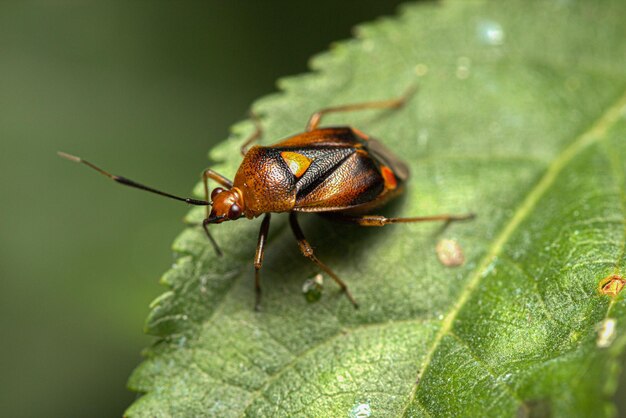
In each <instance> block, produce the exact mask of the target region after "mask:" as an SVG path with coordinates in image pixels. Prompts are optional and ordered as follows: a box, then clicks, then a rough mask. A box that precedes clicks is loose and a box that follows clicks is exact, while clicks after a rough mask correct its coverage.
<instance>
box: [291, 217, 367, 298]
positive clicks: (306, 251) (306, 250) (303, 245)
mask: <svg viewBox="0 0 626 418" xmlns="http://www.w3.org/2000/svg"><path fill="white" fill-rule="evenodd" d="M289 224H290V225H291V230H292V231H293V234H294V235H295V237H296V240H298V246H299V247H300V251H301V252H302V255H304V256H305V257H306V258H308V259H309V260H311V261H312V262H314V263H315V264H317V265H318V266H319V267H320V268H321V269H322V270H324V271H325V272H326V274H328V275H329V276H330V277H332V279H333V280H334V281H335V282H336V283H337V284H338V285H339V287H341V290H342V291H343V292H344V293H345V294H346V296H347V298H348V299H349V300H350V302H352V305H354V307H355V308H358V307H359V305H358V303H356V300H354V297H352V294H351V293H350V290H348V285H346V283H345V282H344V281H343V280H341V279H340V278H339V276H337V275H336V274H335V272H334V271H332V270H331V269H330V268H329V267H328V266H327V265H326V264H324V263H322V262H321V261H320V259H319V258H317V257H316V256H315V253H314V252H313V247H311V244H309V242H308V241H307V240H306V238H304V234H303V233H302V229H301V228H300V225H298V219H297V215H296V212H291V213H290V214H289Z"/></svg>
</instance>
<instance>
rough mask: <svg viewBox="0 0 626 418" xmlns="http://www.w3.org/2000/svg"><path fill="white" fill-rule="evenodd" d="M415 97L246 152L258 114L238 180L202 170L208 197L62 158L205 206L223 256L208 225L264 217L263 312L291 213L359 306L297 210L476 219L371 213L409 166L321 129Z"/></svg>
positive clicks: (311, 124) (399, 184)
mask: <svg viewBox="0 0 626 418" xmlns="http://www.w3.org/2000/svg"><path fill="white" fill-rule="evenodd" d="M412 94H413V89H412V90H411V91H409V92H408V93H407V94H405V95H404V96H402V97H400V98H397V99H392V100H384V101H377V102H367V103H358V104H351V105H345V106H337V107H329V108H325V109H322V110H320V111H318V112H315V113H314V114H313V115H312V116H311V117H310V118H309V121H308V123H307V126H306V130H305V132H303V133H300V134H297V135H295V136H292V137H290V138H287V139H284V140H282V141H280V142H278V143H276V144H274V145H271V146H258V145H256V146H253V147H251V148H249V149H248V147H249V146H250V145H251V144H252V143H253V142H254V141H255V140H256V139H258V138H259V137H260V136H261V132H262V131H261V126H260V124H259V122H258V119H257V120H256V130H255V132H254V133H253V134H252V135H251V136H250V138H248V140H247V141H246V142H245V144H244V145H243V146H242V147H241V153H242V155H243V161H242V163H241V165H240V167H239V169H238V170H237V173H236V174H235V180H234V181H231V180H229V179H228V178H226V177H224V176H223V175H221V174H219V173H217V172H215V171H213V170H211V169H210V168H209V169H206V170H205V171H204V172H203V173H202V180H203V183H204V195H205V198H204V200H198V199H192V198H183V197H179V196H175V195H172V194H169V193H165V192H162V191H160V190H157V189H154V188H151V187H148V186H144V185H143V184H140V183H137V182H135V181H133V180H129V179H127V178H124V177H121V176H116V175H113V174H111V173H109V172H107V171H105V170H102V169H101V168H99V167H97V166H96V165H94V164H92V163H90V162H88V161H86V160H83V159H82V158H79V157H75V156H73V155H69V154H65V153H61V152H60V153H59V155H60V156H61V157H64V158H67V159H69V160H71V161H75V162H78V163H82V164H85V165H87V166H88V167H91V168H92V169H94V170H96V171H98V172H99V173H100V174H103V175H105V176H107V177H109V178H110V179H112V180H115V181H116V182H118V183H121V184H123V185H126V186H130V187H135V188H138V189H142V190H146V191H149V192H152V193H156V194H159V195H161V196H166V197H169V198H171V199H176V200H180V201H183V202H186V203H189V204H192V205H200V206H206V218H205V219H204V221H203V222H202V227H203V228H204V230H205V232H206V235H207V237H208V239H209V240H210V241H211V243H212V244H213V246H214V247H215V250H216V252H217V253H218V254H219V255H221V254H222V253H221V250H220V248H219V246H218V245H217V243H216V242H215V240H214V239H213V237H212V236H211V234H210V232H209V228H208V226H209V225H210V224H220V223H222V222H225V221H234V220H236V219H239V218H240V217H242V216H245V217H246V218H248V219H252V218H256V217H258V216H261V215H263V220H262V222H261V230H260V232H259V239H258V243H257V247H256V254H255V256H254V270H255V276H254V283H255V290H256V303H255V308H256V309H257V310H258V309H259V307H260V303H261V280H260V270H261V265H262V264H263V254H264V252H265V243H266V241H267V236H268V232H269V227H270V218H271V214H272V213H274V212H277V213H280V212H288V213H289V224H290V226H291V229H292V231H293V234H294V235H295V238H296V240H297V241H298V245H299V247H300V251H301V252H302V254H303V255H304V256H305V257H307V258H309V259H310V260H311V261H313V262H314V263H315V264H317V265H318V266H319V268H321V269H322V270H324V271H325V272H326V273H327V274H328V275H329V276H330V277H331V278H332V279H333V280H334V281H335V282H336V283H337V284H338V285H339V286H340V287H341V290H342V291H343V292H344V293H345V294H346V296H347V297H348V299H349V300H350V302H352V304H353V305H354V307H358V305H357V303H356V300H355V299H354V297H353V296H352V294H351V293H350V291H349V290H348V286H347V285H346V284H345V282H344V281H343V280H341V279H340V278H339V277H338V276H337V275H336V274H335V273H334V272H333V271H332V270H331V269H330V268H329V267H328V266H327V265H326V264H324V263H323V262H322V261H320V260H319V259H318V258H317V256H316V255H315V253H314V251H313V248H312V247H311V245H310V244H309V242H308V241H307V240H306V238H305V237H304V234H303V232H302V229H301V228H300V226H299V225H298V220H297V214H298V213H299V212H314V213H317V214H320V215H324V216H325V217H327V218H330V219H334V220H338V221H344V222H351V223H355V224H357V225H361V226H384V225H388V224H394V223H409V222H426V221H444V222H451V221H458V220H465V219H470V218H472V217H473V215H472V214H468V215H461V216H455V215H447V214H445V215H433V216H423V217H410V218H386V217H384V216H380V215H372V214H371V211H372V210H374V209H376V208H379V207H380V206H382V205H384V204H385V203H386V202H388V201H389V200H390V199H392V198H394V197H396V196H398V195H399V194H400V193H402V191H403V190H404V184H405V182H406V181H407V180H408V178H409V170H408V168H407V166H406V165H405V164H404V163H403V162H402V161H400V160H399V159H398V158H396V157H395V156H394V155H393V154H392V153H391V152H390V151H389V150H387V148H385V147H384V146H383V145H382V144H381V143H380V142H378V141H377V140H375V139H372V138H370V137H369V136H367V135H366V134H364V133H363V132H361V131H359V130H358V129H355V128H352V127H350V126H342V127H329V128H319V125H320V123H321V121H322V118H323V116H324V115H326V114H328V113H335V112H350V111H355V110H365V109H397V108H400V107H401V106H403V105H404V104H405V103H406V101H407V100H408V99H409V98H410V97H411V95H412ZM209 179H211V180H214V181H215V182H217V183H218V184H219V185H220V186H221V187H216V188H215V189H213V190H212V191H211V193H210V194H209V185H208V181H209Z"/></svg>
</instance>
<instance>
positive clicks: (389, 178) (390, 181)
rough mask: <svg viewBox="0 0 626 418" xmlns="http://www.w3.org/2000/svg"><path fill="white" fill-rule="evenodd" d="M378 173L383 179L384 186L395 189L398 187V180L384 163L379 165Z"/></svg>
mask: <svg viewBox="0 0 626 418" xmlns="http://www.w3.org/2000/svg"><path fill="white" fill-rule="evenodd" d="M380 174H382V176H383V179H384V180H385V187H386V188H388V189H392V190H393V189H395V188H396V187H398V180H396V176H395V174H393V171H391V169H390V168H389V167H387V166H386V165H384V166H382V167H380Z"/></svg>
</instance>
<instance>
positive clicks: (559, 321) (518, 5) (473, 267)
mask: <svg viewBox="0 0 626 418" xmlns="http://www.w3.org/2000/svg"><path fill="white" fill-rule="evenodd" d="M624 22H626V3H625V2H623V1H621V0H615V1H609V0H605V1H593V2H592V1H549V2H547V1H546V2H539V1H535V2H527V1H511V2H506V3H505V2H496V1H493V2H487V1H484V2H476V1H472V2H466V1H448V2H443V3H441V4H432V3H428V4H424V3H420V4H414V5H410V6H408V7H405V8H404V9H403V10H402V11H401V13H400V16H399V17H397V18H393V19H382V20H379V21H377V22H375V23H373V24H369V25H365V26H361V27H360V28H359V29H358V38H357V39H355V40H350V41H347V42H342V43H338V44H336V45H334V46H333V48H332V50H331V51H330V52H329V53H326V54H323V55H321V56H318V57H316V59H315V60H314V61H313V67H314V69H315V70H316V72H314V73H312V74H307V75H302V76H298V77H293V78H288V79H284V80H281V82H280V87H281V89H282V90H283V92H282V93H280V94H277V95H274V96H270V97H267V98H264V99H262V100H260V101H259V102H257V103H256V104H255V106H254V110H255V111H256V112H257V113H259V114H261V115H262V119H263V126H264V128H265V136H264V138H263V140H262V143H263V144H271V143H273V142H275V141H276V140H277V139H280V138H284V137H286V136H289V135H292V134H295V133H297V132H299V131H301V130H302V129H303V128H304V125H305V122H306V120H307V118H308V116H309V115H310V114H311V113H312V112H313V111H315V110H317V109H319V108H322V107H327V106H330V105H338V104H345V103H353V102H360V101H367V100H374V99H386V98H391V97H395V96H398V95H400V94H401V93H402V92H403V91H404V90H405V89H406V88H407V87H408V86H410V85H412V84H415V83H417V84H418V85H419V92H418V94H417V95H416V97H415V98H414V99H413V100H412V101H411V102H410V103H409V105H408V106H406V107H405V108H403V109H401V110H398V111H382V112H381V111H367V112H357V113H346V114H338V115H333V116H331V117H329V118H328V119H327V120H325V124H331V125H332V124H350V125H352V126H355V127H358V128H359V129H361V130H363V131H365V132H367V133H368V134H370V135H371V136H373V137H377V138H380V139H381V140H382V141H383V142H384V143H386V144H387V145H388V147H389V148H391V149H392V150H394V151H395V152H396V153H397V154H398V155H399V156H402V158H403V159H404V160H405V161H406V162H407V163H408V164H409V165H410V168H411V173H412V174H411V179H410V181H409V185H408V189H407V191H406V193H405V195H404V196H403V197H402V198H400V199H398V201H397V202H395V203H394V204H392V205H391V206H390V207H389V208H386V209H385V210H384V211H383V212H384V213H386V214H394V215H396V216H411V215H413V216H416V215H427V214H436V213H466V212H475V213H476V214H477V215H478V216H477V218H476V219H475V220H473V221H471V222H463V223H457V224H453V225H450V226H449V227H448V228H446V229H443V230H442V229H441V225H436V224H408V225H395V226H387V227H384V228H358V227H354V226H351V225H343V224H334V223H331V222H328V221H326V220H324V219H320V218H318V217H316V216H314V215H311V216H301V219H302V222H303V229H304V232H305V234H306V235H307V237H308V238H309V240H310V241H311V242H312V244H313V245H314V246H315V248H316V251H317V255H318V256H319V258H320V259H321V260H323V261H325V262H326V263H327V264H328V265H329V266H331V267H332V268H333V269H334V270H335V271H336V272H337V273H338V275H339V276H340V277H342V278H344V280H345V281H346V282H347V283H348V284H349V286H350V288H351V290H352V292H353V294H354V296H355V297H356V298H357V300H358V301H359V302H360V304H361V309H359V310H355V309H353V308H352V306H351V305H350V303H349V302H348V300H347V299H346V298H345V297H344V296H342V295H341V294H340V293H339V292H338V289H337V287H336V286H335V285H334V283H332V281H331V280H329V278H326V283H325V289H324V295H323V297H322V299H321V301H320V302H318V303H313V304H309V303H307V302H306V300H305V298H304V297H303V296H302V285H303V283H304V282H305V280H307V279H309V278H310V277H312V276H313V275H314V274H315V273H317V272H318V271H317V269H316V267H315V265H313V264H312V263H310V262H309V261H308V260H306V259H305V258H303V257H302V256H301V255H300V253H299V250H298V247H297V245H296V243H295V240H294V239H293V237H292V236H291V232H290V231H289V228H288V226H287V224H286V222H285V217H284V216H274V217H273V219H272V227H271V234H270V237H269V244H268V248H267V253H266V257H265V262H264V266H263V269H262V283H263V289H264V293H263V311H262V312H260V313H257V312H255V311H254V310H253V303H254V289H253V267H252V258H253V254H254V249H255V244H256V238H257V234H258V228H259V226H260V221H259V220H256V221H244V220H241V221H239V222H229V223H225V224H222V225H219V226H217V227H215V228H213V231H214V233H215V235H216V239H217V240H218V241H219V242H220V244H221V246H222V248H224V249H225V252H226V255H225V257H223V258H217V257H216V256H215V254H214V252H213V249H212V248H211V246H210V245H209V243H208V242H207V240H206V237H205V236H204V235H203V232H202V231H201V229H200V228H197V227H191V228H188V229H186V230H185V231H184V232H183V233H182V234H181V235H180V237H179V238H178V239H177V240H176V242H175V244H174V249H175V251H176V252H177V253H178V254H179V255H180V257H179V258H178V260H177V262H176V264H175V265H174V266H173V268H172V269H171V270H170V271H168V272H167V273H166V274H165V276H164V277H163V282H164V283H165V284H166V285H167V286H168V287H169V288H170V290H169V291H168V292H167V293H165V294H164V295H163V296H162V297H161V298H159V299H158V300H157V301H155V302H154V304H153V306H152V312H151V314H150V316H149V318H148V322H147V330H148V332H149V333H151V334H154V335H157V336H159V337H161V338H160V340H159V342H158V343H156V344H155V345H154V346H153V347H152V348H150V349H149V350H147V351H146V356H147V359H146V360H145V362H144V363H143V364H142V365H141V366H139V368H138V369H137V370H136V371H135V373H134V374H133V376H132V377H131V379H130V386H131V387H132V388H133V389H135V390H137V391H140V392H145V394H144V395H143V396H142V397H141V398H139V399H138V400H137V402H135V404H134V405H132V406H131V407H130V409H129V410H128V411H127V413H128V415H129V416H254V417H258V416H308V417H310V416H332V417H339V416H347V415H352V416H357V415H358V414H361V415H362V416H367V415H368V414H369V413H371V414H372V416H437V417H439V416H537V415H541V414H544V415H545V414H549V415H554V416H564V417H573V416H592V415H593V416H600V415H611V414H612V413H613V412H614V408H613V406H612V404H611V403H610V395H611V394H612V393H613V392H614V391H615V387H616V378H617V375H618V356H619V354H620V353H621V352H622V350H623V347H624V344H625V343H626V306H625V302H624V300H623V297H622V296H621V295H619V294H618V295H617V296H615V297H612V296H608V295H605V294H602V292H600V291H599V289H600V288H601V284H602V283H603V282H602V280H603V279H604V278H605V277H607V276H610V275H623V273H624V271H623V270H624V268H625V266H626V255H625V251H624V248H625V235H626V232H625V224H626V221H625V211H626V209H625V208H626V191H625V185H624V178H625V176H626V140H625V138H626V117H625V109H626V93H625V92H626V71H624V69H625V68H626V42H624V40H625V39H626V25H624ZM285 59H289V57H285ZM252 130H253V125H252V123H251V122H249V121H246V122H242V123H240V124H238V125H236V126H235V128H234V130H233V132H234V133H233V135H232V137H231V138H230V139H229V140H228V141H226V142H224V143H222V144H221V145H219V146H218V147H217V148H216V149H214V150H213V151H212V152H211V154H210V157H211V160H212V161H213V163H212V167H213V168H214V169H216V170H217V171H219V172H220V173H223V174H225V175H227V176H231V177H232V176H233V175H234V173H235V171H236V169H237V167H238V165H239V163H240V161H241V156H240V155H239V151H238V149H239V146H240V145H241V144H242V141H243V140H244V138H245V137H246V136H247V135H249V134H250V132H252ZM200 190H201V189H200V188H198V189H197V191H198V192H199V191H200ZM201 218H202V209H201V208H198V209H195V210H192V212H191V213H190V215H189V219H190V220H192V221H198V220H199V219H201ZM442 238H446V239H451V240H454V241H455V242H457V243H458V244H459V245H460V246H461V247H462V249H463V251H464V253H465V263H464V264H463V265H461V266H458V267H450V266H444V265H443V264H442V263H441V262H440V261H439V260H438V257H437V255H436V253H435V248H436V244H437V242H438V241H439V240H440V239H442ZM616 284H619V283H618V282H616ZM613 325H615V327H614V328H612V326H613Z"/></svg>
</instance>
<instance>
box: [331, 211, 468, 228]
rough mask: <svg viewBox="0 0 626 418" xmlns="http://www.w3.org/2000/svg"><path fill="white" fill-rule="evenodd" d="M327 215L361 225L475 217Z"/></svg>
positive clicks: (446, 215) (459, 219) (466, 215)
mask: <svg viewBox="0 0 626 418" xmlns="http://www.w3.org/2000/svg"><path fill="white" fill-rule="evenodd" d="M324 216H325V217H327V218H329V219H334V220H337V221H342V222H351V223H355V224H357V225H360V226H385V225H389V224H399V223H414V222H432V221H444V222H446V223H449V222H454V221H466V220H469V219H473V218H474V217H475V215H474V214H473V213H468V214H465V215H448V214H445V215H433V216H416V217H412V218H386V217H384V216H380V215H363V216H350V215H344V214H342V213H326V214H324Z"/></svg>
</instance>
